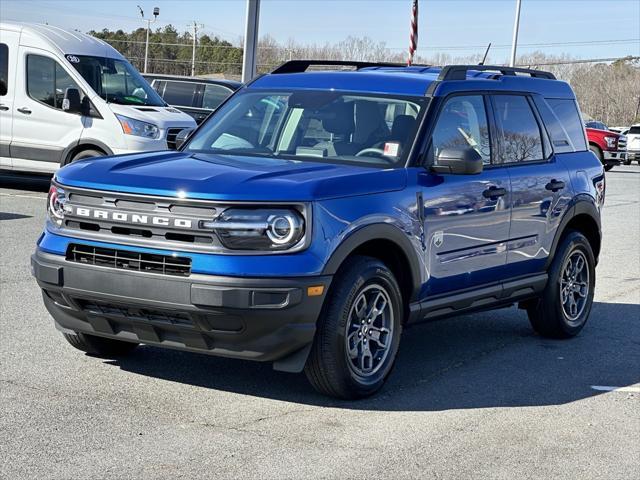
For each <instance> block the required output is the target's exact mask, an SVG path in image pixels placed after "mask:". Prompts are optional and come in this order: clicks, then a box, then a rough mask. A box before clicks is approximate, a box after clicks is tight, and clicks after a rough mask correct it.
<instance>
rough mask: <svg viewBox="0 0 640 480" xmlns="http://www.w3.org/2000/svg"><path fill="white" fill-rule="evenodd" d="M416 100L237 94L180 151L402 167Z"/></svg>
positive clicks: (420, 102) (419, 108) (419, 104)
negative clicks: (183, 149)
mask: <svg viewBox="0 0 640 480" xmlns="http://www.w3.org/2000/svg"><path fill="white" fill-rule="evenodd" d="M426 102H427V99H426V98H424V97H421V98H413V97H392V96H386V95H385V96H379V95H378V96H376V95H368V94H360V93H357V94H356V93H344V92H335V91H313V90H294V91H288V92H264V91H255V90H253V91H252V90H249V91H244V92H242V93H239V94H237V95H236V96H234V97H232V98H231V99H230V100H229V101H228V102H227V103H225V104H223V106H222V107H221V108H220V109H218V110H217V111H216V112H215V113H214V114H213V115H212V117H210V119H209V120H208V121H207V122H206V123H205V124H204V125H203V126H202V127H200V129H199V130H198V132H197V133H196V134H195V135H194V137H193V138H192V139H191V140H190V141H189V143H188V145H187V146H186V148H185V150H186V151H190V152H199V153H216V154H241V155H255V156H268V157H275V158H285V159H293V160H299V161H326V162H330V163H352V164H362V165H372V166H381V167H387V168H388V167H393V166H398V165H403V164H404V162H405V160H406V157H407V155H408V153H409V149H410V148H411V145H412V143H413V139H414V137H415V132H416V131H417V129H418V122H419V120H420V118H421V114H422V113H423V111H424V110H425V105H426Z"/></svg>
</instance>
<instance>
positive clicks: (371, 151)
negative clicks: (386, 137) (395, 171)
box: [356, 147, 395, 164]
mask: <svg viewBox="0 0 640 480" xmlns="http://www.w3.org/2000/svg"><path fill="white" fill-rule="evenodd" d="M370 154H374V156H375V157H376V158H380V159H382V160H384V161H386V162H388V163H391V164H394V163H395V161H394V160H393V159H391V158H389V157H387V156H385V154H384V150H383V149H381V148H376V147H369V148H365V149H362V150H360V151H359V152H358V153H356V157H364V156H369V155H370Z"/></svg>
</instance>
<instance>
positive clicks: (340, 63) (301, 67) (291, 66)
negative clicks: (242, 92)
mask: <svg viewBox="0 0 640 480" xmlns="http://www.w3.org/2000/svg"><path fill="white" fill-rule="evenodd" d="M312 65H318V66H335V67H355V69H356V70H360V69H361V68H370V67H406V66H407V64H406V63H388V62H355V61H350V60H289V61H288V62H285V63H283V64H282V65H280V66H279V67H278V68H276V69H275V70H273V71H272V72H271V73H272V74H279V73H301V72H306V71H307V70H308V69H309V67H311V66H312ZM414 66H416V67H428V65H414Z"/></svg>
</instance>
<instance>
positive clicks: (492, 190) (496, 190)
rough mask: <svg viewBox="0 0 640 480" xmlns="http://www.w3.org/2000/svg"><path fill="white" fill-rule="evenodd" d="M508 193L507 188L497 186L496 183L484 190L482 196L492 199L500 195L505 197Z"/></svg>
mask: <svg viewBox="0 0 640 480" xmlns="http://www.w3.org/2000/svg"><path fill="white" fill-rule="evenodd" d="M506 194H507V189H506V188H502V187H496V186H495V185H493V186H491V187H489V188H487V189H486V190H485V191H484V192H482V196H483V197H484V198H490V199H491V200H495V199H497V198H498V197H504V196H505V195H506Z"/></svg>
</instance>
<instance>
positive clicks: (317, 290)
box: [307, 285, 324, 297]
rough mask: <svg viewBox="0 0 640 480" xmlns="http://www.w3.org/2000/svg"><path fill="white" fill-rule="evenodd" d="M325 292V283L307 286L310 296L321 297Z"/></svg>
mask: <svg viewBox="0 0 640 480" xmlns="http://www.w3.org/2000/svg"><path fill="white" fill-rule="evenodd" d="M323 293H324V285H316V286H314V287H308V288H307V295H308V296H309V297H319V296H320V295H322V294H323Z"/></svg>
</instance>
